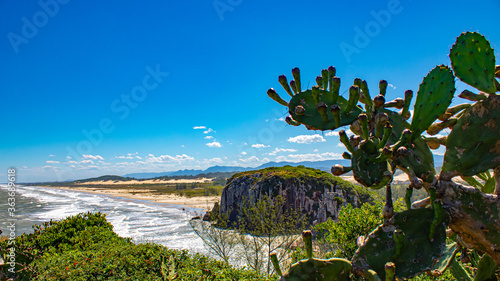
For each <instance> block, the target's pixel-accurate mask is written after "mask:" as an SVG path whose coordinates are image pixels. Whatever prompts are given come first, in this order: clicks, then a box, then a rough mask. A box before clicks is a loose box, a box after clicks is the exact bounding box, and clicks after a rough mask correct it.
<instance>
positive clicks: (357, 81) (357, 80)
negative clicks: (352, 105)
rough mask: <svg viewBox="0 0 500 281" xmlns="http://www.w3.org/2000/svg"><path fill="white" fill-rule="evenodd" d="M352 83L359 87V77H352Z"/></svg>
mask: <svg viewBox="0 0 500 281" xmlns="http://www.w3.org/2000/svg"><path fill="white" fill-rule="evenodd" d="M352 84H353V85H356V86H358V87H360V88H361V78H354V82H353V83H352Z"/></svg>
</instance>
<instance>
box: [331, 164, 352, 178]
mask: <svg viewBox="0 0 500 281" xmlns="http://www.w3.org/2000/svg"><path fill="white" fill-rule="evenodd" d="M351 170H352V168H351V167H344V166H342V165H338V164H336V165H333V166H332V168H331V172H332V175H334V176H341V175H343V174H345V173H348V172H350V171H351Z"/></svg>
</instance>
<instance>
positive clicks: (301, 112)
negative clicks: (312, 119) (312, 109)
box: [295, 105, 306, 115]
mask: <svg viewBox="0 0 500 281" xmlns="http://www.w3.org/2000/svg"><path fill="white" fill-rule="evenodd" d="M305 112H306V109H305V108H304V107H303V106H302V105H297V106H296V107H295V114H297V115H304V113H305Z"/></svg>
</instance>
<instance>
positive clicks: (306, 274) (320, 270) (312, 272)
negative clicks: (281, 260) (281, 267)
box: [280, 258, 351, 281]
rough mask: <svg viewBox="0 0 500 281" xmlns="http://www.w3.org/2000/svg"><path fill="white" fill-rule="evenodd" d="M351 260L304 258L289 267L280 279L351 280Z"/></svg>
mask: <svg viewBox="0 0 500 281" xmlns="http://www.w3.org/2000/svg"><path fill="white" fill-rule="evenodd" d="M350 273H351V262H349V261H348V260H345V259H340V258H331V259H327V260H323V259H315V258H311V259H306V260H302V261H299V262H297V263H295V264H293V265H292V267H290V270H289V271H288V272H287V273H286V274H285V275H283V277H282V278H281V279H280V280H284V281H302V280H304V281H314V280H318V281H320V280H321V281H342V280H346V281H348V280H351V279H350V278H349V274H350Z"/></svg>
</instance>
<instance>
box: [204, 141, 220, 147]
mask: <svg viewBox="0 0 500 281" xmlns="http://www.w3.org/2000/svg"><path fill="white" fill-rule="evenodd" d="M206 145H207V146H208V147H222V145H221V144H220V143H219V142H216V141H214V142H209V143H207V144H206Z"/></svg>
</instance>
